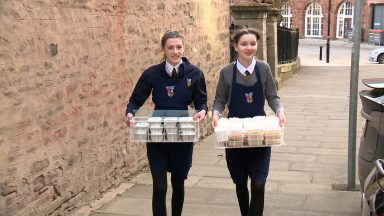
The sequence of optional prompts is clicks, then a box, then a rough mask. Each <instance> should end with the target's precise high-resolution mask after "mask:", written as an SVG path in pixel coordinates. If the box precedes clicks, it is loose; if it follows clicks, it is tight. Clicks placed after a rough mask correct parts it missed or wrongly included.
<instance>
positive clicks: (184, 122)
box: [179, 117, 194, 128]
mask: <svg viewBox="0 0 384 216" xmlns="http://www.w3.org/2000/svg"><path fill="white" fill-rule="evenodd" d="M179 125H180V128H183V127H189V126H194V121H193V118H192V117H180V118H179Z"/></svg>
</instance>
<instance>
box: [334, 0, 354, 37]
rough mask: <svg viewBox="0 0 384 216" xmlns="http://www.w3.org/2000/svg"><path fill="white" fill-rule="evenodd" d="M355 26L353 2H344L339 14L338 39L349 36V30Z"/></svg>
mask: <svg viewBox="0 0 384 216" xmlns="http://www.w3.org/2000/svg"><path fill="white" fill-rule="evenodd" d="M352 26H353V5H352V3H351V2H343V3H342V4H341V6H340V8H339V12H338V13H337V29H336V32H337V34H336V38H344V37H346V36H347V34H346V32H347V30H348V29H352Z"/></svg>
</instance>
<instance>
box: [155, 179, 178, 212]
mask: <svg viewBox="0 0 384 216" xmlns="http://www.w3.org/2000/svg"><path fill="white" fill-rule="evenodd" d="M152 180H153V196H152V212H153V215H154V216H166V215H167V207H166V201H165V197H166V195H167V173H166V172H164V173H156V174H153V173H152ZM171 184H172V190H173V192H172V216H180V215H181V212H182V210H183V204H184V179H180V178H176V177H174V176H173V175H171Z"/></svg>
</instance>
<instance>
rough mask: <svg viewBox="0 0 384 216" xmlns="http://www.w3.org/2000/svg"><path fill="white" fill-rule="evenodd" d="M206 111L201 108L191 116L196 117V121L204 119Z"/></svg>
mask: <svg viewBox="0 0 384 216" xmlns="http://www.w3.org/2000/svg"><path fill="white" fill-rule="evenodd" d="M206 113H207V111H205V110H201V111H200V112H198V113H196V114H195V115H194V116H193V118H194V119H197V121H198V122H200V121H202V120H204V119H205V114H206Z"/></svg>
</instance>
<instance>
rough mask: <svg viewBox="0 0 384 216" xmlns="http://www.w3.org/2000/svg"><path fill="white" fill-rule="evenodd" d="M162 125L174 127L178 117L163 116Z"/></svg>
mask: <svg viewBox="0 0 384 216" xmlns="http://www.w3.org/2000/svg"><path fill="white" fill-rule="evenodd" d="M163 121H164V127H176V126H177V123H178V122H179V118H176V117H165V118H164V120H163Z"/></svg>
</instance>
